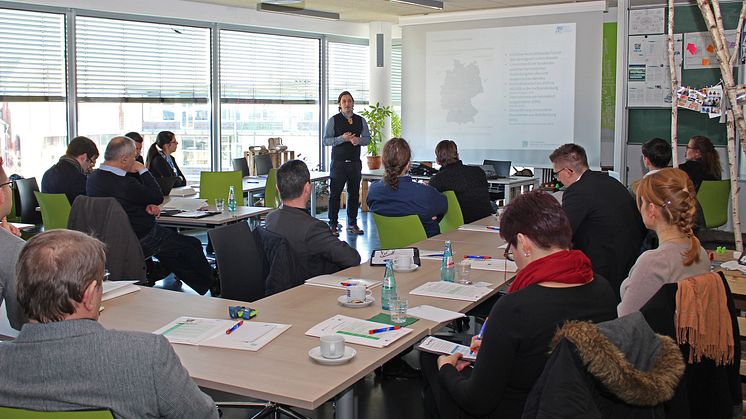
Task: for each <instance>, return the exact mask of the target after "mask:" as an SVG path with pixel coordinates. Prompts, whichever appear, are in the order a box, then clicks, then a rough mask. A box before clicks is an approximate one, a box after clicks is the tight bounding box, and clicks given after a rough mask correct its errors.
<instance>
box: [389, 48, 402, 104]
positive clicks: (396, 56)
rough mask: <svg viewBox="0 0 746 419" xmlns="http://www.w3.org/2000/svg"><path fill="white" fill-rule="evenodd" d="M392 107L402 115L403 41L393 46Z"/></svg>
mask: <svg viewBox="0 0 746 419" xmlns="http://www.w3.org/2000/svg"><path fill="white" fill-rule="evenodd" d="M391 107H392V108H393V109H394V111H396V113H397V114H398V115H399V116H401V43H395V44H393V45H392V46H391Z"/></svg>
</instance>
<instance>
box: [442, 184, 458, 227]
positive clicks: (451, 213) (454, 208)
mask: <svg viewBox="0 0 746 419" xmlns="http://www.w3.org/2000/svg"><path fill="white" fill-rule="evenodd" d="M443 195H445V197H446V198H447V199H448V210H446V214H445V215H444V216H443V219H442V220H440V232H441V233H448V232H449V231H453V230H455V229H457V228H459V227H461V226H462V225H464V214H463V213H462V212H461V205H459V203H458V199H456V193H455V192H453V191H445V192H443Z"/></svg>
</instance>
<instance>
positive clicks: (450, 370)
mask: <svg viewBox="0 0 746 419" xmlns="http://www.w3.org/2000/svg"><path fill="white" fill-rule="evenodd" d="M500 234H501V235H502V237H503V238H504V239H505V240H506V241H507V242H508V247H507V248H506V249H505V257H506V259H508V260H515V263H516V265H518V269H519V271H518V274H517V275H516V277H515V280H514V281H513V283H512V284H511V285H510V288H509V290H508V294H507V295H505V296H502V297H500V298H499V299H498V300H497V302H496V303H495V305H494V306H493V307H492V310H491V311H490V315H489V318H488V320H487V322H486V323H485V325H484V326H485V327H484V333H483V335H482V336H481V338H480V337H479V336H476V337H474V338H472V341H471V342H472V350H473V351H474V352H476V353H477V359H476V362H475V363H474V365H473V367H469V366H467V364H466V363H464V362H463V361H460V360H459V358H460V357H461V354H454V355H450V356H445V355H442V356H440V357H437V356H436V355H432V354H429V353H424V352H423V353H421V355H420V362H421V367H422V372H423V375H424V377H425V380H426V382H427V384H428V386H426V388H427V391H426V393H425V405H426V407H427V408H433V409H435V410H437V412H431V416H432V417H441V418H472V417H480V418H519V417H521V412H522V411H523V407H524V404H525V402H526V398H527V397H528V394H529V392H530V390H531V387H532V386H533V385H534V383H535V382H536V380H537V379H538V378H539V376H540V375H541V373H542V371H543V369H544V364H545V363H546V360H547V350H548V348H549V343H550V340H551V339H552V336H554V332H555V331H556V330H557V328H558V327H559V326H561V325H562V324H563V323H564V322H565V321H566V320H587V321H593V322H602V321H606V320H611V319H614V318H615V317H616V313H615V310H614V308H615V306H616V297H615V295H614V292H613V291H612V290H611V286H610V285H609V283H608V282H607V281H606V280H605V279H603V278H601V277H595V276H594V274H593V270H592V269H591V262H590V260H589V259H588V257H587V256H585V255H584V254H583V253H582V252H580V251H578V250H568V249H569V248H570V245H571V240H572V229H571V228H570V221H569V220H568V219H567V216H566V215H565V212H564V211H563V210H562V206H561V205H560V204H559V202H558V201H557V200H556V199H555V198H553V197H552V196H551V195H549V194H547V193H544V192H540V191H533V192H529V193H526V194H523V195H520V196H518V197H517V198H515V199H514V200H512V201H511V202H510V204H509V205H508V206H507V207H506V208H505V210H504V211H503V215H502V217H501V219H500ZM513 250H515V254H514V253H513Z"/></svg>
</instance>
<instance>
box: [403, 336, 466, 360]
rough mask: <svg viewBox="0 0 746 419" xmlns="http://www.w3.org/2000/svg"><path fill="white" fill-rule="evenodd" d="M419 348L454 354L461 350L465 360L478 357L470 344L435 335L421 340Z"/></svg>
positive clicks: (435, 352) (426, 350) (436, 352)
mask: <svg viewBox="0 0 746 419" xmlns="http://www.w3.org/2000/svg"><path fill="white" fill-rule="evenodd" d="M417 348H418V349H420V350H422V351H425V352H432V353H434V354H445V355H452V354H455V353H456V352H460V353H461V355H463V356H462V357H461V359H463V360H465V361H475V360H476V359H477V354H475V353H473V352H472V351H471V349H469V347H468V346H466V345H459V344H458V343H453V342H449V341H447V340H443V339H440V338H436V337H435V336H428V337H426V338H425V339H424V340H423V341H422V342H420V344H419V345H418V346H417Z"/></svg>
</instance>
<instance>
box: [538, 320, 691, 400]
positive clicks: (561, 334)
mask: <svg viewBox="0 0 746 419" xmlns="http://www.w3.org/2000/svg"><path fill="white" fill-rule="evenodd" d="M562 338H565V339H567V340H568V341H570V342H572V343H573V344H574V345H575V348H576V349H577V354H578V356H579V357H580V360H581V361H582V362H583V364H584V365H585V367H586V370H587V371H588V372H589V373H590V374H591V375H593V376H594V377H595V378H596V379H598V380H599V381H600V383H601V384H603V386H604V387H605V388H606V389H607V390H608V391H609V392H611V393H613V394H614V395H615V396H616V397H618V398H619V399H620V400H622V401H624V402H625V403H628V404H631V405H635V406H655V405H657V404H659V403H662V402H664V401H667V400H670V399H671V398H672V397H673V395H674V392H675V390H676V387H677V386H678V384H679V380H680V379H681V377H682V375H683V374H684V368H685V365H684V360H683V358H682V356H681V351H680V350H679V346H678V345H677V344H676V342H674V340H673V339H671V338H669V337H667V336H661V335H656V334H655V333H653V331H652V330H651V329H650V326H648V324H647V322H646V321H645V319H644V318H643V317H642V315H641V314H640V313H639V312H635V313H632V314H630V315H628V316H624V317H621V318H619V319H616V320H612V321H608V322H604V323H599V324H593V323H590V322H580V321H568V322H566V323H565V324H564V325H563V326H562V327H561V328H560V329H558V330H557V333H556V334H555V336H554V338H553V340H552V348H554V347H556V346H557V344H558V343H559V341H560V340H561V339H562Z"/></svg>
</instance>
